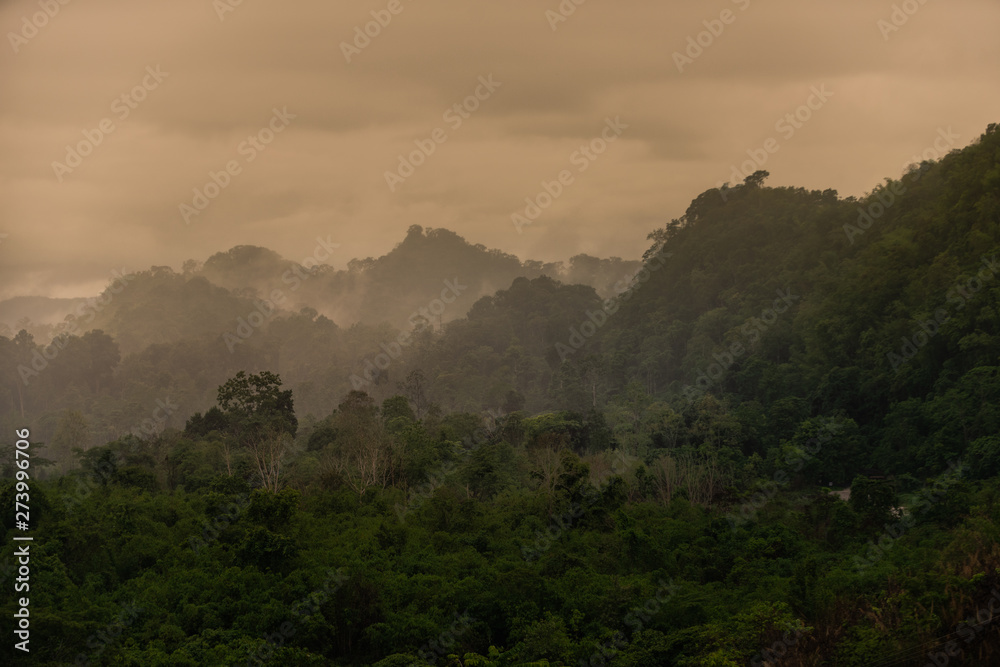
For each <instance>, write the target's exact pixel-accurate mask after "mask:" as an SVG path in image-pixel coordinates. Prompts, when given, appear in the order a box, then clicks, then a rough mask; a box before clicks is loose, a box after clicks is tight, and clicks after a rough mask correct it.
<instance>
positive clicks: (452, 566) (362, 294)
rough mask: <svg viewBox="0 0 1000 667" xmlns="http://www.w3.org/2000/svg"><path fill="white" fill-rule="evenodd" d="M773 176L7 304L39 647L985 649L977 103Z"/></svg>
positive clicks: (280, 656)
mask: <svg viewBox="0 0 1000 667" xmlns="http://www.w3.org/2000/svg"><path fill="white" fill-rule="evenodd" d="M767 177H768V173H767V172H765V171H759V172H757V173H755V174H753V175H751V176H749V177H747V178H746V181H745V182H744V183H743V184H740V185H737V186H735V187H725V188H723V189H712V190H708V191H706V192H704V193H702V194H701V195H699V196H698V197H696V198H695V199H694V200H693V201H692V203H691V205H690V207H689V208H688V209H687V210H686V212H685V213H684V214H683V215H681V216H680V217H678V218H676V219H673V220H671V221H670V222H669V223H667V224H666V225H664V226H663V227H662V228H659V229H655V230H653V231H652V232H651V233H650V234H649V241H650V245H649V250H648V251H647V253H646V255H645V257H644V260H643V262H642V263H639V262H635V263H629V262H627V261H624V260H619V259H617V258H612V259H611V260H597V259H595V258H590V257H586V256H579V257H577V258H574V260H573V262H571V264H570V265H569V266H555V265H541V264H539V263H531V262H521V261H520V260H519V259H518V258H516V257H513V256H510V255H506V254H504V253H500V252H497V251H488V250H486V249H485V248H484V247H482V246H472V245H469V244H467V243H465V242H464V240H462V239H461V238H460V237H458V236H457V235H454V234H453V233H451V232H448V231H447V230H429V231H425V230H423V229H421V228H419V227H415V228H411V229H410V231H409V233H408V234H407V236H406V238H405V240H404V241H403V242H402V243H401V244H400V245H399V246H397V247H396V248H395V249H394V250H393V251H392V252H391V253H389V254H388V255H386V256H385V257H383V258H379V259H377V260H373V259H366V260H357V261H356V262H352V264H351V265H350V266H349V267H348V269H346V270H343V271H335V270H333V269H331V268H329V267H324V266H319V268H313V267H308V266H304V263H302V262H288V261H286V260H284V259H282V258H280V257H279V256H277V255H275V254H274V253H271V252H270V251H267V250H264V249H260V248H249V247H241V248H236V249H233V250H232V251H230V252H228V253H223V254H219V255H216V256H213V257H211V258H209V259H208V260H207V261H206V262H205V263H204V264H203V265H200V264H196V263H192V264H190V265H187V266H185V267H184V269H183V270H182V272H175V271H173V270H171V269H168V268H165V267H153V268H151V269H150V270H148V271H143V272H140V273H138V274H134V275H132V276H130V277H129V279H128V280H126V281H124V282H123V284H118V285H112V286H110V287H109V289H108V291H107V292H105V294H104V295H103V297H102V299H101V300H100V301H98V302H96V304H92V305H91V306H90V308H91V311H92V316H91V313H90V312H88V313H86V314H85V315H83V316H81V317H80V318H78V319H73V320H70V321H69V322H68V324H69V326H70V334H68V335H65V336H60V337H58V338H57V339H56V340H55V341H54V342H53V343H52V344H50V345H42V344H41V341H38V340H36V339H35V338H34V337H33V336H32V335H31V333H29V332H28V331H27V330H22V331H19V332H16V333H15V332H13V331H12V332H10V333H11V334H12V335H11V336H0V378H3V380H2V385H0V422H2V423H3V425H4V428H5V429H6V430H7V431H8V432H12V431H13V430H14V429H15V427H16V428H24V427H28V428H30V429H31V432H32V435H33V437H32V443H33V444H32V447H33V448H34V452H35V454H36V455H37V456H40V457H44V458H46V459H48V460H49V463H50V465H47V466H46V465H45V464H46V461H45V460H41V459H37V458H36V459H35V460H34V462H33V465H34V466H35V467H34V470H35V471H36V472H37V471H38V470H39V469H40V468H41V469H43V470H44V472H42V473H41V475H40V476H41V477H42V478H43V479H41V480H39V479H34V478H33V479H32V492H31V494H32V503H33V510H34V511H36V512H37V516H38V517H39V518H38V520H37V531H38V534H40V535H44V536H45V537H44V540H43V541H41V542H39V543H36V545H35V546H34V547H33V549H35V551H34V554H35V557H34V560H33V568H34V569H33V579H32V587H33V588H34V587H36V586H37V588H38V590H39V591H40V592H39V593H38V594H36V598H37V599H36V601H35V602H34V605H35V606H34V607H33V612H32V613H33V614H36V617H35V618H34V622H35V623H36V627H37V628H39V632H40V633H44V636H46V637H50V638H56V637H58V638H60V640H59V641H54V640H53V641H49V642H46V644H45V645H40V646H38V647H37V652H35V651H34V649H33V653H32V660H34V661H35V664H40V665H56V664H69V663H72V662H73V661H76V660H78V659H80V658H81V657H82V659H83V660H85V661H89V662H83V663H77V664H108V665H144V666H145V665H206V664H211V665H216V664H217V665H236V664H248V663H249V664H269V665H270V664H274V665H278V664H280V665H325V664H332V665H378V666H379V667H392V666H400V667H402V666H404V665H412V664H438V665H459V666H461V665H465V666H474V665H478V666H492V665H504V666H508V665H510V666H513V665H579V664H584V665H613V666H615V667H619V666H620V667H625V666H628V667H638V666H653V665H683V666H695V665H697V666H716V667H731V666H736V665H765V664H766V665H771V666H772V667H773V666H775V665H782V666H785V665H788V666H800V665H838V666H840V665H843V666H852V667H853V666H858V667H861V666H872V665H924V664H927V663H928V662H930V664H938V665H941V664H947V663H948V661H949V660H957V659H958V657H959V656H960V657H961V659H963V660H964V661H965V662H964V663H963V664H970V665H971V664H976V665H990V664H998V663H1000V623H998V622H996V621H995V620H994V619H993V615H994V614H995V611H996V610H997V609H998V606H997V604H996V603H997V602H998V601H1000V529H998V526H997V521H998V519H1000V509H998V507H1000V504H998V500H1000V498H998V495H1000V480H998V477H997V476H998V474H1000V283H998V281H1000V276H998V275H997V274H998V271H1000V126H997V125H990V126H989V128H987V130H986V132H985V133H984V134H983V135H982V136H981V137H980V138H979V140H978V141H975V142H973V143H972V145H970V146H968V147H966V148H964V149H962V150H955V151H952V152H951V153H950V154H948V155H947V156H945V157H943V158H942V159H941V160H940V161H937V162H925V163H923V164H917V165H913V166H912V167H911V168H910V169H909V170H908V171H907V172H906V173H904V174H902V175H900V176H898V177H895V176H894V177H891V178H886V179H885V182H884V183H883V184H882V185H880V186H879V187H878V188H876V189H875V190H873V191H872V192H871V193H869V194H867V195H865V196H864V197H861V198H855V197H847V198H842V197H840V196H839V195H838V193H837V192H835V191H832V190H825V191H807V190H804V189H801V188H792V187H769V186H768V185H767V184H766V179H767ZM484 267H485V268H484ZM300 271H301V272H303V273H302V275H299V272H300ZM289 275H291V276H293V277H294V278H295V280H297V281H298V283H295V282H294V281H293V280H292V279H291V278H289V280H288V281H284V280H283V276H285V277H287V276H289ZM464 276H470V278H469V279H468V281H467V282H466V278H465V277H464ZM585 279H586V280H585ZM580 282H586V283H588V284H579V283H580ZM293 285H297V286H296V287H294V288H293ZM300 287H301V289H300ZM404 287H405V289H404ZM595 287H596V289H595ZM112 288H113V289H112ZM279 297H281V298H279ZM13 460H14V456H13V454H12V453H11V452H8V453H7V454H5V455H4V458H3V461H5V462H7V464H5V465H7V468H6V469H5V472H4V481H3V483H2V487H0V488H2V491H0V496H2V497H3V499H4V503H6V505H7V506H11V505H13V497H14V494H15V485H14V479H13V478H14V474H15V468H14V466H13V464H12V462H13ZM848 488H849V492H847V491H846V489H848ZM835 490H836V491H842V492H841V493H839V494H837V495H835V494H833V493H831V492H832V491H835ZM4 521H5V528H6V529H7V530H8V531H12V530H13V525H12V524H11V521H12V517H9V516H6V515H5V519H4ZM13 552H14V547H13V546H7V547H5V548H4V551H3V552H2V553H0V578H3V579H4V581H5V582H10V581H13V577H14V576H15V569H14V559H13ZM10 590H11V587H10V586H9V585H8V583H5V584H4V591H5V594H4V598H3V601H4V604H3V608H2V613H3V614H5V615H7V617H8V618H9V617H11V615H12V614H13V613H14V611H15V610H16V608H15V601H14V599H13V596H12V594H11V593H10V592H9V591H10ZM991 600H992V601H993V602H991ZM35 610H37V611H35ZM983 614H986V616H984V615H983ZM977 615H978V616H977ZM977 618H978V620H977ZM3 651H5V652H10V651H11V649H10V647H9V645H5V647H4V649H3ZM941 660H944V661H945V662H941Z"/></svg>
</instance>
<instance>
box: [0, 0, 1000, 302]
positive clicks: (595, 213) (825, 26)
mask: <svg viewBox="0 0 1000 667" xmlns="http://www.w3.org/2000/svg"><path fill="white" fill-rule="evenodd" d="M578 1H579V0H578ZM236 2H239V0H216V1H215V2H214V3H213V1H212V0H172V1H171V2H165V1H164V2H122V1H121V0H117V1H114V2H112V1H110V0H71V1H69V2H68V4H65V5H61V4H59V3H58V1H57V0H42V1H41V2H39V1H38V0H35V1H33V2H27V1H21V0H14V1H10V0H8V1H6V2H0V27H2V29H3V32H4V33H5V38H4V44H3V46H2V47H0V48H2V49H3V50H4V51H3V54H2V55H0V86H2V88H0V235H6V236H0V298H5V297H9V296H13V295H18V294H40V295H49V296H78V295H89V294H93V293H96V292H98V291H99V290H100V289H101V287H102V286H103V285H104V283H106V282H107V281H108V279H109V278H110V276H111V273H112V271H113V270H116V269H117V270H121V269H122V268H125V269H127V270H139V269H143V268H148V267H149V266H150V265H170V266H173V267H175V268H179V267H180V265H181V263H182V262H183V261H184V260H186V259H192V258H194V259H204V258H206V257H207V256H208V255H210V254H212V253H214V252H217V251H220V250H226V249H228V248H230V247H232V246H235V245H240V244H254V245H263V246H267V247H269V248H272V249H274V250H276V251H278V252H279V253H281V254H282V255H284V256H285V257H288V258H290V259H295V260H301V259H303V258H305V257H307V256H309V255H311V254H312V253H313V250H314V248H315V247H316V240H315V239H316V237H318V236H322V237H324V238H326V237H328V236H329V238H330V240H331V241H332V242H333V243H336V244H339V246H340V247H339V248H337V249H336V251H335V252H334V254H333V258H332V263H333V264H334V265H335V266H338V267H343V266H344V265H345V264H346V262H347V261H348V260H349V259H351V258H353V257H366V256H377V255H380V254H384V253H385V252H387V251H389V250H390V249H391V248H392V246H393V245H395V244H396V243H398V242H399V241H400V240H402V238H403V236H404V235H405V231H406V229H407V228H408V227H409V226H410V225H413V224H419V225H423V226H425V227H447V228H449V229H453V230H455V231H457V232H458V233H459V234H461V235H463V236H464V237H465V238H466V239H468V240H469V241H470V242H472V243H483V244H485V245H487V246H489V247H496V248H501V249H503V250H505V251H508V252H513V253H515V254H517V255H519V256H520V257H522V258H533V259H543V260H557V259H566V258H568V257H569V256H571V255H573V254H576V253H579V252H586V253H590V254H594V255H599V256H609V255H618V256H621V257H626V258H636V257H639V256H640V255H641V254H642V252H643V251H644V250H645V248H646V247H647V241H646V234H647V233H648V232H649V231H651V230H652V229H654V228H656V227H658V226H662V225H663V224H665V223H666V222H668V221H669V220H670V219H671V218H675V217H679V216H680V215H682V214H683V212H684V210H685V209H686V208H687V205H688V203H689V202H690V201H691V199H693V198H694V197H695V196H697V195H698V194H699V193H701V192H703V191H704V190H706V189H708V188H711V187H715V186H716V185H717V184H719V183H720V182H721V181H728V180H732V179H733V178H734V177H733V176H732V172H733V167H734V166H737V167H739V166H740V165H741V163H743V162H744V161H746V160H748V159H750V158H749V157H748V154H747V151H748V150H749V151H751V152H755V153H756V154H757V155H758V157H760V156H765V157H766V161H765V162H764V164H763V165H762V167H761V168H765V169H767V170H768V171H770V172H771V177H770V179H769V180H768V185H772V186H784V185H788V186H802V187H806V188H810V189H813V188H815V189H826V188H834V189H836V190H838V191H839V192H840V194H841V195H842V196H847V195H861V194H863V193H865V192H866V191H869V190H871V189H872V188H873V187H874V186H876V185H878V184H879V183H880V182H881V180H882V178H883V177H886V176H899V174H900V173H901V172H902V171H903V168H904V166H905V165H906V164H907V163H909V162H911V161H913V157H914V156H915V155H919V154H922V153H924V151H925V150H927V151H931V152H933V151H934V150H935V149H934V148H933V146H934V142H935V140H937V141H938V147H939V148H941V147H944V146H946V145H947V142H946V141H945V139H944V138H943V137H944V136H945V135H946V134H947V130H948V129H949V128H950V130H951V135H950V137H951V138H950V139H949V140H948V141H950V142H951V143H953V144H954V147H962V146H965V145H967V144H968V143H969V142H971V141H972V140H974V139H975V138H976V137H978V136H979V135H980V134H981V133H982V132H983V130H984V129H985V128H986V126H987V124H989V123H991V122H997V121H998V120H1000V117H998V116H1000V114H998V110H1000V86H998V85H997V84H998V82H1000V40H998V39H997V34H998V28H1000V4H998V3H997V2H996V0H982V1H979V0H950V1H949V2H947V3H946V2H943V0H929V1H927V2H925V3H924V4H922V5H921V4H920V3H919V2H917V0H908V2H907V3H904V4H906V8H907V9H909V10H911V11H913V13H912V15H907V14H905V13H903V11H902V9H899V10H897V11H896V14H895V16H893V13H894V9H893V2H889V1H888V0H885V1H882V0H838V1H837V2H803V1H802V0H794V1H793V0H774V1H772V2H767V3H765V2H763V1H762V0H737V1H733V0H715V1H713V2H693V1H670V0H660V1H658V2H654V1H651V0H650V1H646V0H630V1H627V2H614V3H613V2H610V1H608V0H587V1H586V2H583V4H581V5H580V6H578V7H577V6H575V5H573V4H572V3H571V0H566V1H565V2H563V3H562V7H563V8H564V11H565V12H566V13H567V14H569V11H568V9H569V8H570V7H574V8H575V11H573V12H572V14H569V15H568V16H562V15H560V14H558V11H559V7H560V3H559V2H558V1H557V0H549V1H545V0H542V1H537V2H536V1H528V0H505V1H504V2H478V1H474V0H462V1H458V0H454V1H453V0H447V1H443V2H430V1H428V0H398V4H397V2H389V0H384V1H383V0H376V1H366V2H338V3H333V2H321V1H320V0H303V1H301V2H297V3H277V2H265V1H264V0H242V2H239V4H238V5H235V3H236ZM50 4H51V6H50V7H49V10H48V11H49V12H50V13H53V14H54V15H53V16H51V17H48V16H45V15H44V14H43V13H42V12H43V7H45V6H49V5H50ZM55 8H58V11H56V9H55ZM390 8H391V9H395V10H396V11H397V13H396V14H392V13H390V11H389V9H390ZM914 10H915V11H914ZM373 11H374V12H376V14H377V15H378V16H379V17H380V18H381V19H382V21H383V22H384V23H386V25H385V26H384V27H383V26H376V24H371V25H368V26H367V28H368V30H369V32H371V33H376V32H377V35H376V36H375V37H366V38H365V39H361V38H359V37H358V35H357V32H356V29H358V30H360V31H362V32H363V31H364V29H365V27H366V23H370V22H371V21H373V20H374V19H373V16H372V14H371V12H373ZM547 11H548V12H549V13H548V14H546V12H547ZM723 12H727V13H725V14H723ZM557 19H558V20H557ZM562 19H565V20H562ZM893 19H895V23H896V24H898V26H897V25H894V24H893V22H892V21H893ZM904 19H905V21H904ZM723 20H725V21H726V22H723ZM880 20H881V21H883V23H882V24H881V25H880V24H879V21H880ZM32 22H34V23H35V24H39V25H41V27H36V26H35V25H31V23H32ZM705 22H708V23H707V25H706V23H705ZM376 27H377V28H378V29H377V30H376ZM897 27H898V29H896V28H897ZM890 28H892V29H891V30H890ZM709 30H714V31H715V32H716V33H718V35H713V34H711V33H710V32H708V31H709ZM699 33H703V34H701V35H700V36H699ZM689 37H690V38H692V39H693V40H694V41H695V42H697V41H698V40H699V39H700V41H701V42H702V46H700V47H693V46H691V42H689V39H688V38H689ZM356 39H357V41H356V43H355V40H356ZM365 40H367V42H366V41H365ZM345 43H347V44H350V45H351V48H350V49H345V47H344V44H345ZM358 45H360V46H361V47H363V48H358ZM686 50H687V54H686V55H685V58H687V60H684V59H679V58H678V57H677V56H675V55H674V54H675V52H681V53H684V52H685V51H686ZM699 50H700V53H699ZM345 51H346V53H345ZM348 59H350V62H348ZM681 70H683V71H681ZM153 73H156V75H155V76H154V74H153ZM480 77H482V79H481V78H480ZM490 77H492V79H490ZM482 80H486V81H491V83H490V86H489V88H487V87H486V86H485V85H484V84H483V83H481V81H482ZM137 87H138V88H137ZM817 92H818V93H820V94H817ZM477 93H478V94H479V99H476V98H475V96H476V94H477ZM122 95H127V97H126V99H124V100H123V99H122ZM470 96H471V97H470ZM456 104H458V105H463V104H465V105H466V107H465V108H464V109H462V112H461V113H462V115H459V113H458V112H457V111H455V110H454V109H452V112H451V113H450V114H447V115H446V114H445V112H446V111H448V110H449V109H451V108H453V106H454V105H456ZM807 104H811V105H812V109H808V107H807V108H806V109H801V108H800V107H802V106H803V105H807ZM475 107H478V108H475ZM460 108H461V107H460ZM473 108H474V110H472V109H473ZM275 109H277V110H278V111H279V112H281V113H280V114H279V115H277V116H276V115H275ZM796 111H798V113H799V119H798V120H795V121H794V123H792V122H789V121H787V120H786V121H784V122H783V123H782V124H779V123H778V121H779V120H781V119H782V118H784V117H785V115H786V114H789V113H792V114H794V113H796ZM126 113H127V115H126ZM292 115H294V118H292V117H291V116H292ZM462 116H467V117H465V118H463V117H462ZM609 118H610V119H612V121H614V120H615V119H617V123H618V124H617V128H616V129H610V127H609V125H608V121H607V119H609ZM803 118H807V120H805V121H804V122H800V121H801V119H803ZM102 121H103V126H102ZM459 121H460V122H461V124H460V125H459ZM269 126H270V128H269ZM625 126H627V127H625ZM102 127H103V128H104V129H103V130H102V129H101V128H102ZM265 128H267V129H265ZM108 129H110V132H106V131H105V130H108ZM275 130H280V131H275ZM435 130H437V133H436V134H435ZM85 132H86V133H87V134H85ZM602 133H603V134H604V135H605V137H606V138H612V137H613V140H611V141H607V142H604V140H603V139H599V138H600V137H601V136H602ZM955 135H958V138H957V139H956V138H955ZM88 136H89V137H90V138H88ZM250 136H255V137H259V139H255V141H258V142H260V143H258V144H257V146H258V147H259V149H258V148H257V147H255V146H254V145H253V144H252V143H245V142H247V140H248V137H250ZM435 137H436V138H437V139H438V140H439V141H440V140H442V139H443V143H438V142H435V141H434V138H435ZM772 138H773V139H774V141H773V142H771V143H770V144H769V145H770V147H771V148H772V150H773V149H774V148H775V147H777V150H776V152H773V153H771V154H768V153H767V152H766V151H763V152H762V150H763V146H764V145H765V142H767V140H768V139H772ZM98 139H99V144H98V145H96V146H94V147H93V148H92V150H91V144H92V143H96V140H98ZM269 139H270V140H271V142H270V143H268V144H266V145H265V144H264V143H263V141H266V140H269ZM81 142H82V144H81ZM415 142H420V143H421V144H422V145H423V146H424V147H425V149H427V148H429V147H430V146H431V145H433V147H434V151H433V153H431V154H430V155H429V156H427V157H424V156H423V155H416V156H415V158H416V160H415V161H417V162H421V161H422V164H420V165H419V166H417V167H415V168H414V169H413V172H412V174H411V173H410V172H409V171H408V169H407V168H404V169H403V170H402V172H400V171H398V170H399V167H400V165H399V157H398V156H399V155H400V154H404V155H409V154H410V153H411V152H412V151H415V150H418V148H417V144H416V143H415ZM587 145H591V146H592V152H591V153H590V156H592V158H593V159H591V157H587V156H586V155H585V154H584V153H582V152H579V151H580V149H581V147H582V146H587ZM68 147H73V150H74V151H76V152H77V153H88V155H86V156H83V155H81V156H80V157H79V160H77V159H76V157H74V156H73V155H70V156H67V148H68ZM602 148H603V152H602V153H600V154H598V151H599V150H601V149H602ZM78 149H79V150H78ZM929 154H930V153H929ZM251 158H252V159H251ZM420 158H423V159H422V160H421V159H420ZM54 163H59V164H54ZM229 163H231V164H230V166H231V167H232V171H233V172H234V173H235V175H228V174H227V175H226V176H219V175H218V173H219V172H224V171H225V170H226V168H227V164H229ZM73 164H75V165H76V166H75V167H74V166H72V165H73ZM564 170H565V171H566V172H567V173H565V174H563V177H564V180H565V184H558V179H559V175H560V172H562V171H564ZM387 171H390V172H394V173H396V175H397V177H399V176H400V174H402V175H403V176H406V178H401V177H400V178H398V179H397V178H391V179H388V180H391V181H392V183H391V185H392V188H390V184H389V183H387V177H386V172H387ZM209 172H216V173H217V180H219V181H220V182H223V183H225V181H226V180H227V179H228V181H229V182H228V185H226V187H224V188H219V189H218V191H216V190H215V188H214V187H209V193H210V194H215V197H214V198H212V199H210V200H208V199H206V200H204V201H202V200H197V198H196V196H195V193H194V190H195V189H198V190H201V191H203V190H204V188H205V186H206V184H207V183H210V182H211V181H210V177H209ZM542 181H546V182H550V186H549V188H550V190H552V191H553V192H558V189H559V188H560V187H561V188H562V192H561V193H559V194H558V196H557V197H555V199H554V201H553V202H552V203H551V205H548V206H547V208H545V209H544V210H540V212H539V213H538V215H535V216H534V218H535V219H534V220H533V221H531V223H530V224H522V225H520V228H518V227H517V226H516V225H515V224H514V223H513V222H512V217H511V216H512V215H513V214H515V213H520V214H521V215H525V209H526V207H527V206H528V205H527V203H526V202H525V198H526V197H530V198H532V199H537V198H538V195H539V193H541V192H544V190H543V186H542ZM552 182H555V183H557V184H558V185H552V184H551V183H552ZM206 203H207V206H204V205H205V204H206ZM541 203H543V204H548V201H547V200H546V198H545V197H544V196H543V197H542V198H541ZM182 205H185V206H188V207H190V208H185V209H182ZM198 205H201V206H203V207H204V208H203V210H200V211H199V210H198V208H197V206H198ZM194 213H197V214H196V215H195V214H194ZM528 213H532V214H533V215H534V213H535V212H534V211H528ZM185 218H187V220H186V219H185ZM525 219H527V218H525Z"/></svg>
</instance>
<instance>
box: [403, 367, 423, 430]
mask: <svg viewBox="0 0 1000 667" xmlns="http://www.w3.org/2000/svg"><path fill="white" fill-rule="evenodd" d="M398 387H399V390H400V391H401V392H403V395H404V396H406V398H407V400H409V401H410V403H411V404H412V405H413V411H414V412H415V413H416V414H417V419H423V418H424V415H425V414H427V404H428V401H427V378H425V377H424V372H423V371H422V370H420V369H419V368H418V369H417V370H415V371H410V374H409V375H407V376H406V380H404V381H403V382H400V383H399V384H398Z"/></svg>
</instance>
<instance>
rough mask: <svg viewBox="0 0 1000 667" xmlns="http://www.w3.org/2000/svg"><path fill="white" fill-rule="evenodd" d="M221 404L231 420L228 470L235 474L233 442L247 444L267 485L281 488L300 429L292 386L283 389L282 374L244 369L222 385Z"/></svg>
mask: <svg viewBox="0 0 1000 667" xmlns="http://www.w3.org/2000/svg"><path fill="white" fill-rule="evenodd" d="M218 404H219V409H220V410H221V411H222V414H223V415H224V416H225V418H226V421H227V422H228V424H229V435H230V438H227V439H225V440H224V442H223V446H224V447H225V456H226V471H227V472H228V473H229V474H230V475H232V465H231V459H232V448H231V444H234V445H235V446H236V447H240V448H245V449H247V450H249V452H250V453H251V456H252V458H253V462H254V464H255V466H256V468H257V474H258V475H259V476H260V480H261V483H262V484H263V485H264V488H266V489H269V490H271V491H274V492H277V490H278V482H279V480H278V478H279V475H280V473H281V459H282V457H283V456H284V453H285V449H286V447H287V445H288V443H289V442H290V441H291V439H292V438H294V437H295V433H296V431H297V430H298V420H297V419H296V417H295V406H294V401H293V400H292V391H291V389H287V390H284V391H282V389H281V378H280V377H278V376H277V375H276V374H274V373H271V372H269V371H262V372H260V373H256V374H252V375H247V374H246V373H245V372H244V371H240V372H239V373H237V374H236V376H235V377H233V378H230V379H229V380H228V381H227V382H226V383H225V384H224V385H222V386H221V387H219V395H218Z"/></svg>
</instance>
